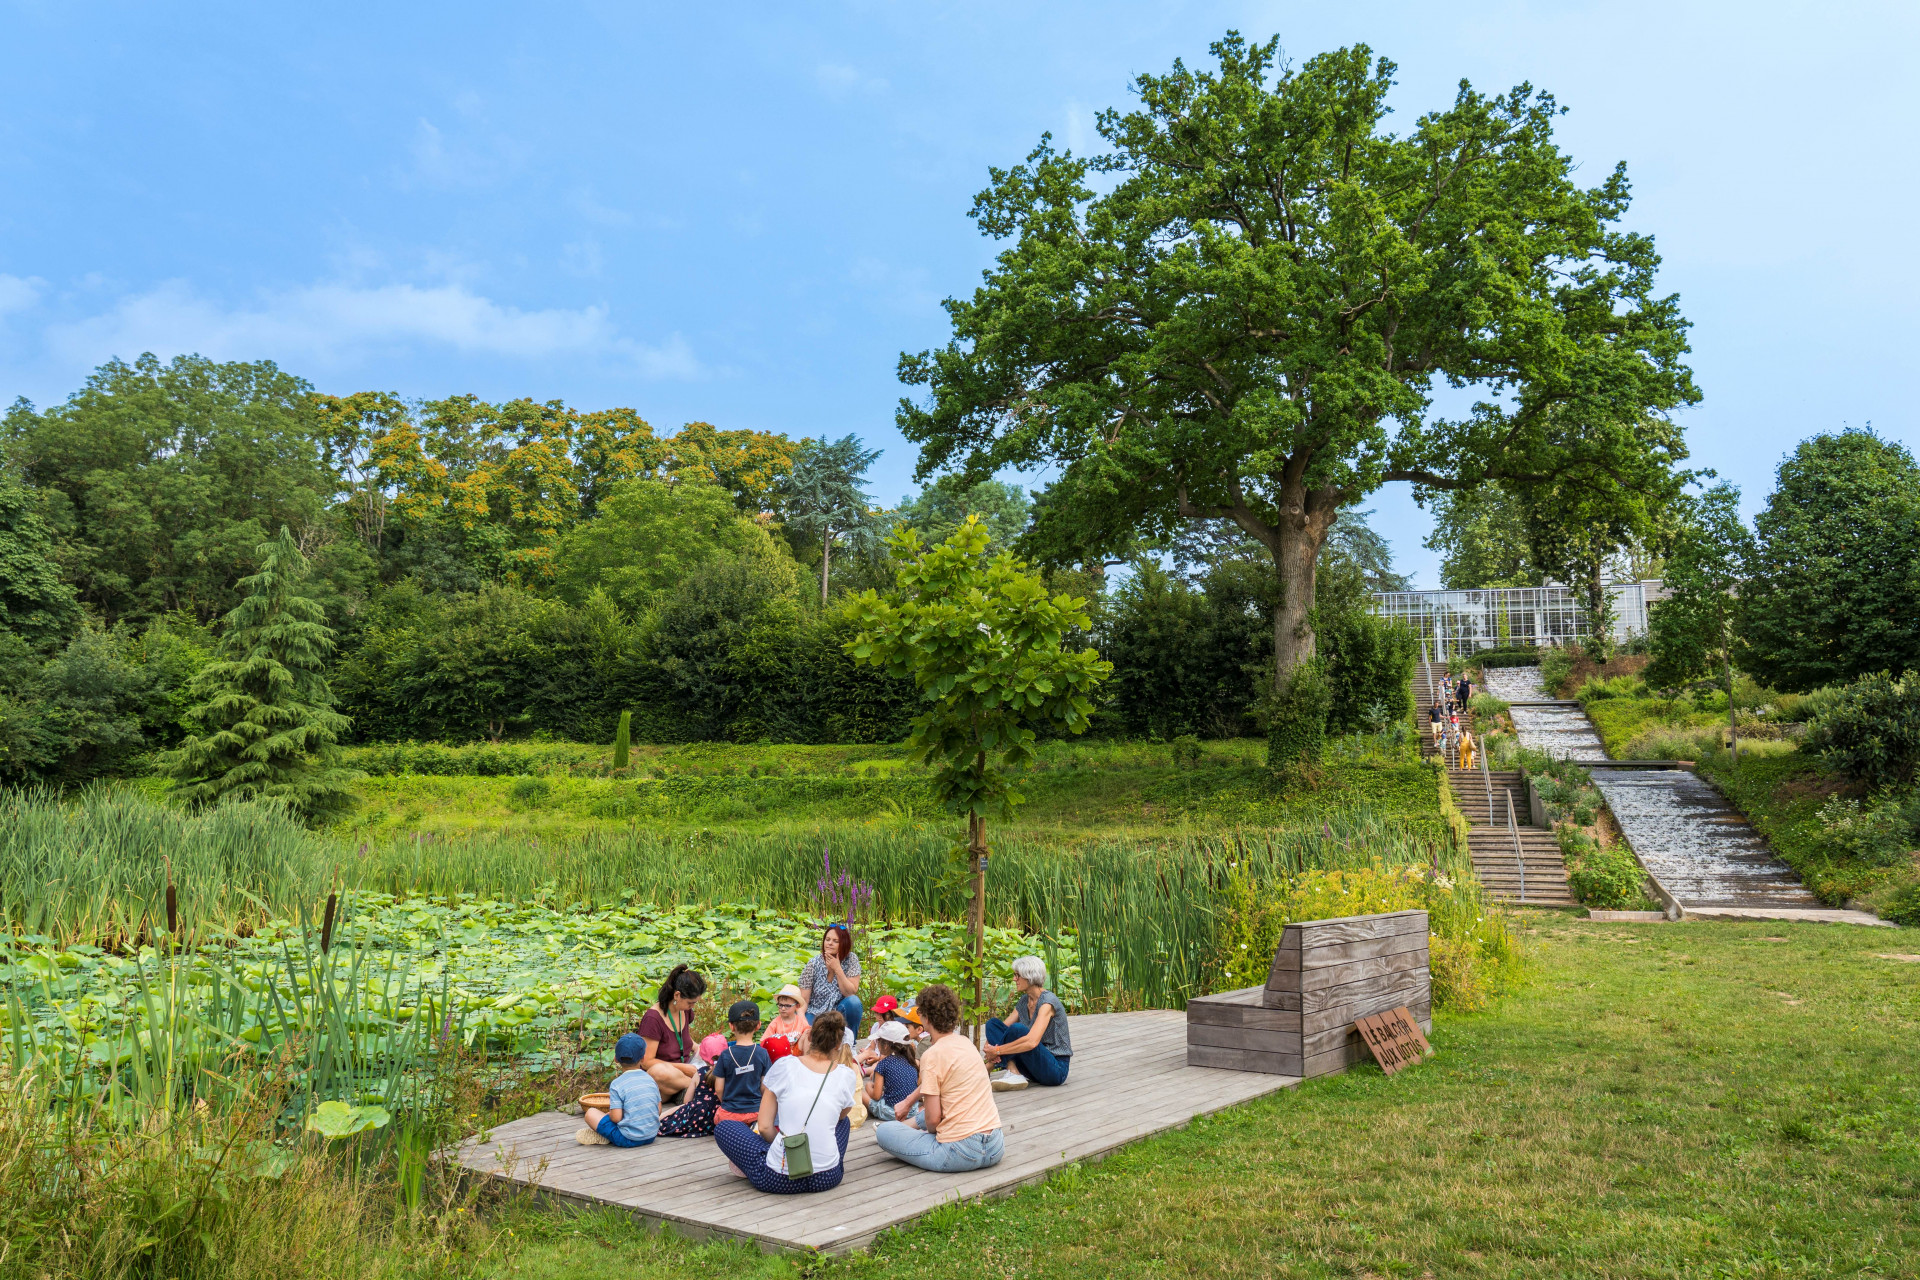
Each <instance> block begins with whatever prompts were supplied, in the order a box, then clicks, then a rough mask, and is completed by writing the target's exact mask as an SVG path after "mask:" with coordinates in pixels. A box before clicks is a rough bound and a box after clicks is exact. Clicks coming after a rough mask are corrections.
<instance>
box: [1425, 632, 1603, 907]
mask: <svg viewBox="0 0 1920 1280" xmlns="http://www.w3.org/2000/svg"><path fill="white" fill-rule="evenodd" d="M1446 679H1447V668H1446V664H1445V663H1439V662H1433V663H1428V662H1421V663H1417V664H1415V666H1414V669H1413V701H1414V706H1415V707H1416V708H1417V709H1418V710H1417V720H1418V723H1419V728H1420V757H1421V759H1423V760H1425V759H1431V758H1433V757H1434V756H1437V755H1443V754H1444V756H1445V758H1446V766H1447V783H1448V785H1449V786H1450V787H1451V788H1452V789H1453V801H1454V804H1455V805H1456V806H1458V808H1459V810H1460V813H1461V815H1462V816H1463V817H1465V818H1466V820H1467V823H1468V826H1469V830H1468V832H1467V850H1468V852H1469V853H1470V854H1471V855H1472V857H1473V873H1474V875H1475V876H1476V877H1477V878H1478V879H1479V881H1480V883H1481V884H1482V885H1483V886H1485V887H1486V891H1487V895H1488V896H1489V897H1491V898H1493V899H1494V900H1495V901H1497V902H1515V903H1518V902H1524V903H1526V904H1527V905H1528V906H1540V907H1572V906H1578V905H1579V904H1578V903H1576V902H1575V901H1574V899H1573V893H1572V891H1571V890H1569V889H1568V888H1567V864H1566V861H1565V859H1563V858H1562V857H1561V856H1560V841H1559V839H1558V838H1557V837H1555V835H1554V834H1553V832H1552V831H1551V830H1548V829H1546V828H1544V827H1536V826H1533V825H1532V822H1531V815H1530V813H1529V811H1528V806H1527V793H1526V788H1525V786H1524V785H1523V784H1522V782H1521V778H1520V772H1519V770H1517V769H1510V770H1500V769H1496V770H1491V771H1488V772H1485V773H1483V772H1481V770H1479V769H1477V768H1475V769H1461V768H1459V767H1457V766H1458V765H1459V763H1460V761H1459V752H1458V750H1457V748H1455V747H1454V745H1453V744H1451V743H1444V744H1443V743H1436V742H1434V740H1433V731H1432V729H1431V728H1430V727H1429V724H1428V721H1427V708H1429V707H1431V706H1432V705H1433V701H1434V694H1436V693H1440V692H1441V691H1442V690H1443V689H1444V688H1445V684H1446ZM1442 696H1444V694H1443V695H1442ZM1462 723H1463V724H1466V725H1468V726H1471V724H1472V717H1471V713H1469V714H1467V715H1465V716H1463V717H1462ZM1509 800H1511V801H1512V803H1513V814H1512V822H1513V825H1512V826H1511V827H1509V826H1508V813H1507V803H1508V801H1509Z"/></svg>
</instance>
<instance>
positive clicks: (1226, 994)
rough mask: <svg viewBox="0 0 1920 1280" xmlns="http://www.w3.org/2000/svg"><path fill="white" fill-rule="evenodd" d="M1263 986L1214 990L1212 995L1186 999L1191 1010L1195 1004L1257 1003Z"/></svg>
mask: <svg viewBox="0 0 1920 1280" xmlns="http://www.w3.org/2000/svg"><path fill="white" fill-rule="evenodd" d="M1265 989H1266V988H1264V987H1236V988H1235V989H1234V990H1232V991H1216V992H1214V993H1213V994H1212V995H1206V996H1195V997H1194V998H1193V999H1191V1000H1189V1001H1187V1008H1188V1009H1189V1010H1191V1009H1192V1008H1193V1007H1194V1006H1195V1005H1197V1004H1198V1005H1257V1004H1259V1003H1260V993H1261V992H1262V991H1264V990H1265Z"/></svg>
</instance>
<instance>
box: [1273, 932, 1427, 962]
mask: <svg viewBox="0 0 1920 1280" xmlns="http://www.w3.org/2000/svg"><path fill="white" fill-rule="evenodd" d="M1426 946H1427V933H1426V930H1424V929H1422V930H1420V931H1419V932H1418V933H1399V934H1394V935H1393V936H1391V937H1386V938H1373V939H1371V940H1369V941H1366V942H1343V943H1338V944H1336V945H1334V946H1331V947H1314V948H1312V949H1311V950H1308V951H1302V952H1301V953H1300V967H1301V969H1302V970H1307V969H1326V968H1331V967H1332V966H1334V965H1341V964H1346V963H1347V962H1348V961H1350V960H1371V959H1373V958H1375V957H1376V956H1397V955H1402V954H1404V953H1406V952H1408V951H1423V950H1425V949H1426Z"/></svg>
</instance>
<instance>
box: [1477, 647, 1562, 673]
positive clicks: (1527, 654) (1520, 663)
mask: <svg viewBox="0 0 1920 1280" xmlns="http://www.w3.org/2000/svg"><path fill="white" fill-rule="evenodd" d="M1558 652H1559V650H1557V649H1546V648H1540V649H1536V648H1532V647H1530V646H1517V647H1514V648H1507V649H1484V650H1482V651H1481V652H1479V653H1476V654H1474V655H1473V658H1472V663H1473V665H1475V666H1478V667H1480V668H1482V669H1483V670H1484V669H1485V668H1487V667H1537V666H1539V665H1540V663H1541V661H1542V659H1544V658H1545V657H1546V655H1548V654H1550V653H1558Z"/></svg>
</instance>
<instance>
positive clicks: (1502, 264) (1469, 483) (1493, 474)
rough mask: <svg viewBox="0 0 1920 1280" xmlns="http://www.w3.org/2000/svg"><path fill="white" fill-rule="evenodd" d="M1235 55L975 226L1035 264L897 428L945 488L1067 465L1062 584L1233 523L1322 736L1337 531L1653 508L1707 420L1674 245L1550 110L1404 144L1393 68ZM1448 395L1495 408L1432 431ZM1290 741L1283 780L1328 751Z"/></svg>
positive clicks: (1443, 127)
mask: <svg viewBox="0 0 1920 1280" xmlns="http://www.w3.org/2000/svg"><path fill="white" fill-rule="evenodd" d="M1213 52H1214V54H1215V56H1216V57H1217V58H1218V59H1219V70H1218V71H1217V72H1198V71H1193V70H1189V69H1188V68H1187V67H1185V66H1183V65H1181V64H1179V63H1176V64H1175V65H1174V68H1173V70H1172V72H1171V73H1170V74H1168V75H1164V76H1152V75H1143V76H1141V77H1140V78H1139V79H1138V81H1137V82H1136V85H1137V89H1138V92H1139V96H1140V107H1139V109H1138V110H1135V111H1132V112H1129V113H1126V114H1122V113H1121V112H1118V111H1106V112H1103V113H1102V114H1101V116H1100V118H1099V130H1100V134H1101V136H1102V137H1103V138H1104V139H1105V140H1106V142H1107V143H1108V145H1109V146H1110V147H1111V151H1110V153H1109V154H1107V155H1105V156H1101V157H1098V158H1094V159H1086V158H1081V157H1075V156H1072V155H1070V154H1066V153H1063V152H1058V151H1055V150H1054V149H1053V146H1052V144H1051V141H1050V140H1047V139H1043V140H1042V142H1041V144H1040V146H1039V147H1038V148H1037V149H1035V150H1034V152H1033V153H1032V154H1031V155H1030V156H1029V157H1028V159H1027V163H1026V164H1022V165H1017V166H1015V167H1013V168H1011V169H1004V170H1001V169H995V170H993V171H992V183H991V185H990V186H989V187H988V188H987V189H986V190H985V191H983V192H981V193H980V195H979V196H978V197H977V199H976V202H975V205H974V209H973V216H974V218H975V219H976V221H978V223H979V224H980V226H981V228H982V229H983V230H984V231H986V232H987V233H988V234H990V235H993V236H996V237H1000V238H1003V239H1008V240H1010V241H1011V244H1010V245H1009V247H1008V248H1007V249H1005V250H1004V251H1003V252H1002V253H1001V254H1000V256H999V258H998V259H997V261H996V264H995V266H994V267H993V268H992V269H991V270H989V271H988V272H987V273H986V277H985V280H984V282H983V283H982V284H981V286H980V287H979V288H978V289H977V290H976V291H975V293H974V295H973V297H972V298H970V299H964V300H960V299H956V300H951V301H949V302H948V303H947V311H948V314H949V316H950V317H951V319H952V325H953V338H952V341H951V342H950V343H949V344H948V345H947V346H945V347H943V348H941V349H939V350H934V351H927V352H922V353H920V354H918V355H914V354H907V355H903V356H902V358H901V361H900V373H901V377H902V378H903V379H904V380H905V381H907V382H909V383H913V384H918V385H921V386H925V387H927V388H928V389H929V391H930V396H929V398H928V399H927V401H926V402H925V403H924V404H914V403H912V402H907V401H903V402H902V405H901V407H900V411H899V413H898V416H897V421H898V423H899V425H900V429H901V431H902V432H903V433H904V434H905V435H906V437H907V438H908V439H909V440H913V441H915V442H917V443H918V444H919V445H920V447H921V455H920V468H921V474H923V475H924V474H930V473H932V472H934V471H936V470H940V469H943V468H947V467H950V466H955V465H956V464H957V465H958V466H959V467H961V468H962V473H963V475H964V476H965V477H967V478H971V479H978V478H983V477H985V476H988V475H992V474H994V473H995V472H997V471H1000V470H1001V469H1003V468H1007V467H1021V468H1025V467H1031V466H1038V465H1051V466H1055V467H1057V468H1059V478H1058V479H1057V480H1056V481H1055V482H1054V483H1053V485H1052V486H1051V487H1050V488H1049V489H1048V490H1047V493H1046V495H1045V500H1044V501H1042V502H1040V503H1039V504H1037V510H1038V512H1039V514H1038V516H1037V518H1036V521H1035V525H1034V528H1033V530H1032V531H1031V533H1030V534H1029V536H1028V538H1027V540H1026V543H1027V547H1028V549H1029V550H1030V552H1032V553H1036V554H1038V555H1039V556H1040V557H1041V558H1042V559H1045V560H1047V561H1049V562H1071V561H1076V560H1089V559H1097V558H1099V557H1101V556H1102V555H1104V554H1106V553H1108V552H1110V551H1112V550H1114V549H1116V548H1122V547H1125V546H1127V545H1128V544H1129V542H1130V541H1131V540H1133V539H1135V538H1137V537H1140V536H1142V535H1145V536H1150V537H1168V536H1170V535H1171V534H1172V533H1173V532H1174V530H1175V529H1177V528H1178V527H1179V526H1181V525H1183V524H1186V523H1189V522H1191V521H1193V520H1196V519H1230V520H1232V521H1233V522H1235V523H1236V524H1238V525H1239V526H1240V527H1241V528H1242V529H1244V530H1245V531H1246V532H1247V534H1248V535H1249V536H1250V537H1252V538H1253V539H1254V540H1255V541H1257V542H1258V543H1259V544H1260V545H1261V546H1262V547H1264V548H1265V549H1266V551H1267V553H1268V554H1270V555H1271V556H1272V557H1273V562H1274V567H1275V570H1276V573H1277V576H1278V580H1279V585H1280V589H1281V590H1280V596H1281V598H1280V600H1279V602H1278V607H1277V608H1276V609H1275V610H1274V615H1273V657H1274V681H1275V695H1276V705H1290V706H1294V707H1298V708H1304V709H1306V710H1304V711H1303V712H1302V714H1305V715H1312V714H1324V699H1318V698H1313V697H1304V696H1302V697H1292V698H1289V697H1286V696H1284V695H1285V694H1286V693H1287V692H1288V690H1289V689H1290V686H1291V685H1292V683H1293V682H1294V679H1295V673H1296V672H1300V671H1303V670H1306V671H1310V670H1311V669H1312V660H1313V658H1314V654H1315V636H1314V627H1313V620H1312V613H1311V611H1312V608H1313V603H1314V579H1315V571H1316V566H1317V564H1318V561H1319V557H1320V552H1321V548H1322V547H1323V545H1324V544H1325V542H1326V539H1327V536H1328V532H1329V530H1330V529H1331V528H1332V527H1333V522H1334V518H1335V517H1336V516H1337V515H1338V514H1339V513H1340V512H1341V511H1342V510H1344V509H1346V508H1348V507H1351V506H1354V505H1356V504H1357V503H1359V502H1360V501H1362V500H1363V499H1364V498H1365V497H1366V495H1367V494H1369V493H1371V492H1373V491H1374V490H1375V489H1378V488H1379V487H1380V486H1381V485H1383V484H1386V483H1388V482H1391V481H1408V482H1411V483H1413V484H1415V485H1418V486H1422V487H1423V488H1424V489H1426V490H1445V491H1452V490H1465V489H1471V488H1473V487H1475V486H1478V485H1480V484H1482V483H1485V482H1486V481H1489V480H1499V481H1503V482H1507V483H1509V484H1512V485H1516V486H1521V487H1525V486H1529V485H1536V484H1541V483H1546V482H1549V481H1552V480H1554V479H1556V478H1558V477H1561V476H1565V475H1569V474H1580V473H1583V472H1584V473H1594V474H1604V475H1606V476H1607V477H1609V478H1610V480H1611V482H1612V483H1614V484H1617V485H1620V486H1623V487H1626V488H1630V489H1640V488H1646V487H1648V486H1649V485H1653V484H1657V483H1658V482H1659V481H1660V480H1662V478H1664V477H1665V476H1666V475H1667V474H1668V473H1669V471H1670V469H1671V466H1672V464H1673V463H1674V462H1675V461H1676V460H1678V459H1680V458H1682V457H1684V456H1685V449H1684V447H1683V445H1682V442H1681V439H1680V433H1679V431H1678V429H1677V428H1676V427H1675V426H1674V425H1673V424H1672V423H1671V422H1670V421H1668V419H1667V417H1666V416H1665V415H1666V412H1667V411H1668V410H1670V409H1673V408H1674V407H1676V406H1679V405H1682V404H1687V403H1690V402H1692V401H1693V400H1695V399H1697V398H1698V397H1697V393H1696V392H1695V391H1694V388H1693V384H1692V381H1691V375H1690V374H1689V372H1688V370H1687V368H1686V366H1685V365H1684V364H1683V363H1682V357H1683V356H1684V355H1685V354H1686V351H1687V344H1686V328H1687V324H1686V321H1685V320H1684V319H1683V318H1682V316H1681V315H1680V311H1679V306H1678V303H1677V300H1676V299H1674V298H1673V297H1664V298H1662V297H1656V296H1654V293H1653V285H1654V273H1655V270H1656V268H1657V266H1658V264H1659V257H1658V255H1657V254H1655V252H1654V249H1653V243H1652V241H1651V240H1650V239H1648V238H1647V237H1646V236H1644V235H1639V234H1634V233H1628V232H1623V231H1620V230H1618V229H1617V227H1616V226H1615V224H1617V222H1618V221H1619V219H1620V218H1621V217H1622V215H1623V214H1624V213H1625V211H1626V207H1627V198H1628V188H1627V179H1626V174H1625V172H1624V171H1623V170H1622V169H1615V170H1614V171H1613V172H1612V173H1611V174H1609V175H1608V176H1607V177H1606V178H1605V179H1604V180H1602V182H1601V183H1600V184H1599V185H1598V186H1596V187H1592V188H1587V189H1582V188H1581V187H1579V186H1577V185H1575V183H1574V180H1573V179H1574V162H1573V160H1572V159H1571V158H1570V157H1568V156H1566V155H1564V154H1562V153H1561V152H1560V151H1559V150H1558V149H1557V148H1556V147H1555V146H1554V144H1553V129H1552V124H1553V117H1554V116H1556V115H1557V114H1559V108H1558V107H1557V106H1556V104H1555V103H1554V101H1553V99H1552V98H1551V97H1550V96H1548V95H1546V94H1542V93H1537V92H1535V91H1534V90H1533V89H1532V88H1531V87H1529V86H1524V85H1523V86H1521V87H1519V88H1517V89H1514V90H1512V91H1511V92H1509V93H1507V94H1505V95H1501V96H1496V97H1487V96H1483V95H1481V94H1479V93H1476V92H1474V91H1473V90H1472V89H1471V88H1469V87H1467V86H1465V85H1462V87H1461V89H1460V91H1459V93H1458V95H1457V96H1456V98H1455V99H1454V101H1453V103H1452V104H1451V105H1450V106H1448V107H1446V108H1445V109H1443V110H1439V111H1434V112H1431V113H1429V114H1427V115H1424V116H1421V117H1420V118H1419V119H1417V120H1416V121H1414V122H1413V124H1412V127H1411V128H1410V129H1409V130H1408V131H1407V132H1406V133H1404V134H1401V135H1395V134H1391V133H1388V132H1386V131H1385V130H1384V129H1383V128H1382V125H1383V123H1384V121H1385V118H1386V114H1387V105H1386V100H1387V94H1388V91H1389V89H1390V88H1391V87H1392V83H1393V70H1394V68H1393V65H1392V64H1391V63H1389V62H1387V61H1385V60H1384V59H1383V60H1380V61H1377V62H1376V61H1375V60H1374V59H1373V56H1372V54H1371V53H1370V52H1369V51H1368V50H1367V49H1366V48H1364V47H1359V46H1356V47H1353V48H1350V49H1342V50H1338V51H1336V52H1333V53H1328V54H1324V55H1321V56H1319V57H1315V58H1312V59H1310V60H1308V61H1307V62H1306V63H1305V64H1304V65H1303V66H1301V67H1299V68H1297V69H1296V68H1293V67H1281V66H1278V65H1277V56H1278V55H1277V41H1275V42H1270V43H1267V44H1264V45H1249V44H1247V42H1246V41H1244V40H1243V39H1242V38H1241V37H1240V36H1239V35H1237V34H1229V35H1228V37H1227V38H1226V39H1225V40H1222V41H1221V42H1220V43H1218V44H1216V45H1214V46H1213ZM1095 174H1100V175H1105V177H1104V178H1103V179H1101V185H1102V186H1104V187H1106V188H1107V189H1106V190H1105V191H1104V192H1098V193H1097V192H1096V190H1095V186H1094V184H1093V182H1092V181H1090V178H1092V176H1093V175H1095ZM1442 382H1444V383H1448V384H1451V385H1454V386H1458V387H1462V388H1471V389H1472V390H1473V391H1474V392H1476V393H1478V403H1476V404H1475V405H1474V406H1473V407H1472V408H1471V409H1470V410H1468V411H1466V412H1465V413H1464V414H1463V415H1462V416H1460V417H1458V418H1454V419H1448V418H1445V417H1442V416H1439V415H1437V414H1435V413H1434V412H1433V408H1432V391H1433V388H1434V387H1435V385H1436V384H1437V383H1442ZM1314 708H1319V709H1320V710H1319V711H1315V710H1313V709H1314ZM1281 719H1284V717H1281V718H1276V719H1275V720H1274V721H1273V722H1272V723H1273V725H1274V727H1273V729H1272V730H1271V740H1272V743H1273V744H1274V748H1273V752H1272V754H1273V755H1278V754H1279V753H1280V750H1281V745H1282V744H1294V746H1293V747H1292V748H1289V749H1295V748H1298V747H1300V746H1302V745H1303V744H1312V743H1315V742H1317V741H1319V737H1320V735H1319V734H1318V733H1315V732H1313V731H1312V730H1311V727H1310V726H1309V727H1307V729H1306V730H1305V731H1302V729H1301V727H1300V726H1295V725H1290V724H1283V723H1281ZM1271 762H1272V763H1273V764H1275V765H1276V766H1277V765H1282V764H1287V763H1290V761H1289V760H1285V759H1274V760H1272V761H1271Z"/></svg>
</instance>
